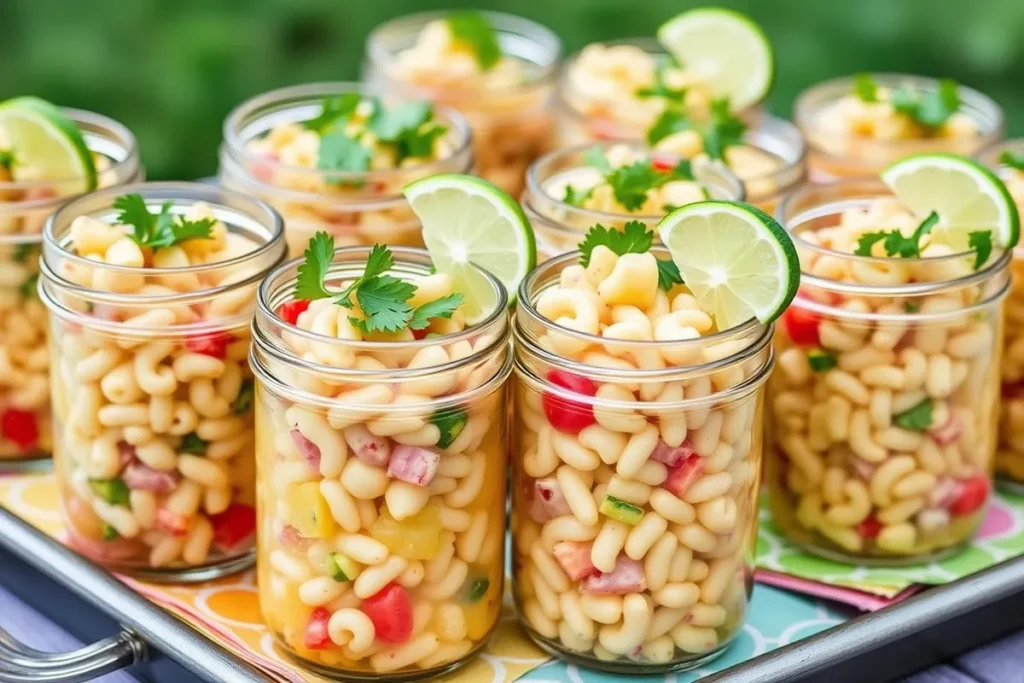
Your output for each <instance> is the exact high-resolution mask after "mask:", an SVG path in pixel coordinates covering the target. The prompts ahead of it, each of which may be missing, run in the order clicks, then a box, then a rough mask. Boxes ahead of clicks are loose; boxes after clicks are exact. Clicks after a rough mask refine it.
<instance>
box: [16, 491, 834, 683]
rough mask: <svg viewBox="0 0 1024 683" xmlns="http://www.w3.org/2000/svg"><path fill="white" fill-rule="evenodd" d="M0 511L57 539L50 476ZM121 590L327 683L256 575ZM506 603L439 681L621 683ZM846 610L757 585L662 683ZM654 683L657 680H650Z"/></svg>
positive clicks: (293, 677)
mask: <svg viewBox="0 0 1024 683" xmlns="http://www.w3.org/2000/svg"><path fill="white" fill-rule="evenodd" d="M0 504H2V505H4V506H5V507H7V508H8V509H10V510H11V511H12V512H14V513H15V514H17V515H19V516H21V517H22V518H24V519H26V520H27V521H29V522H31V523H32V524H34V525H35V526H36V527H38V528H40V529H42V530H43V531H45V532H46V533H48V534H50V535H51V536H54V537H56V538H62V537H63V533H64V530H63V524H62V522H61V518H60V514H59V513H58V511H57V489H56V485H55V482H54V478H53V475H52V474H25V475H17V476H8V477H0ZM122 578H123V580H124V581H125V583H127V584H128V585H129V586H131V587H132V588H133V589H135V590H136V591H138V592H139V593H140V594H142V595H144V596H146V597H147V598H149V599H150V600H152V601H153V602H155V603H156V604H158V605H160V606H161V607H163V608H164V609H166V610H167V611H169V612H171V613H172V614H174V615H176V616H178V617H180V618H181V619H182V620H184V621H185V622H187V623H188V624H189V625H190V626H192V627H193V628H195V629H196V630H198V631H200V632H201V633H203V634H204V635H206V636H208V637H209V638H210V639H211V640H213V641H215V642H216V643H218V644H219V645H221V646H223V647H225V648H227V649H228V650H231V651H232V652H234V653H235V654H237V655H239V656H240V657H242V658H244V659H246V660H247V661H249V662H252V663H253V664H255V665H256V666H257V667H259V668H260V669H262V670H264V671H265V672H266V673H267V675H268V676H270V677H271V678H273V679H274V680H277V681H281V682H283V683H322V682H325V680H326V679H323V678H321V677H319V676H315V675H313V674H309V673H305V672H302V671H300V670H299V669H297V668H295V667H294V666H293V665H291V664H290V663H289V662H288V661H287V660H286V659H284V658H283V657H282V656H281V655H280V654H279V653H278V652H277V651H276V649H275V647H274V642H273V638H272V637H271V635H270V633H269V632H268V631H267V629H266V627H265V626H264V625H263V623H262V620H261V617H260V610H259V604H258V602H257V598H256V585H255V573H254V572H253V571H247V572H243V573H241V574H236V575H234V576H229V577H226V578H223V579H220V580H218V581H211V582H208V583H202V584H193V585H188V586H183V585H164V584H151V583H145V582H142V581H136V580H133V579H128V578H125V577H122ZM507 597H508V596H506V605H505V610H504V612H503V614H502V618H501V622H500V623H499V626H498V631H497V633H495V635H494V637H493V638H492V639H491V641H490V643H489V644H488V645H487V647H486V648H485V649H484V651H483V652H482V653H481V654H480V656H479V657H477V658H476V659H475V660H473V662H471V663H470V664H469V665H468V666H466V667H465V668H463V669H460V670H459V671H458V672H456V673H455V674H452V675H450V676H447V677H445V678H444V679H442V680H444V681H448V682H450V683H507V682H509V681H514V680H520V681H526V682H528V683H543V682H545V681H559V682H562V681H567V680H568V681H575V682H576V683H611V682H612V681H619V680H622V678H621V677H616V676H612V675H608V674H600V673H597V672H592V671H587V670H585V669H580V668H577V667H575V666H571V665H567V664H565V663H563V662H561V661H558V660H553V659H551V658H550V657H549V656H548V655H547V654H546V653H544V652H542V651H541V650H540V649H538V648H537V647H536V646H534V645H533V644H532V643H531V642H530V641H529V640H527V639H526V637H525V636H524V635H523V634H522V632H521V631H520V630H519V629H518V628H517V627H516V620H515V616H514V614H513V613H512V608H511V605H510V604H508V600H507ZM850 616H851V614H850V612H849V611H848V610H843V609H841V608H837V607H835V606H829V605H827V604H825V603H822V602H819V601H816V600H811V599H808V598H805V597H802V596H799V595H794V594H792V593H788V592H785V591H781V590H777V589H775V588H772V587H768V586H759V587H758V588H757V589H756V591H755V593H754V601H753V604H752V608H751V614H750V620H749V622H748V623H747V624H746V625H745V626H744V629H743V632H742V633H741V634H740V636H739V638H738V639H737V641H736V642H735V643H734V644H733V645H732V646H731V647H730V648H729V649H728V651H726V653H725V654H724V655H723V656H721V657H719V658H718V659H716V660H715V661H713V662H711V663H710V664H708V665H706V666H704V667H702V668H701V669H698V670H697V671H695V672H690V673H685V674H675V675H672V676H668V677H666V678H664V679H663V680H664V681H665V682H666V683H670V682H674V683H689V682H690V681H694V680H697V679H698V678H700V676H703V675H706V674H709V673H713V672H715V671H721V670H722V669H724V668H726V667H729V666H732V665H734V664H738V663H739V662H742V661H744V660H746V659H749V658H751V657H755V656H757V655H760V654H763V653H765V652H768V651H770V650H774V649H775V648H777V647H780V646H782V645H787V644H789V643H792V642H794V641H796V640H799V639H801V638H806V637H807V636H810V635H813V634H815V633H817V632H819V631H822V630H825V629H827V628H831V627H833V626H835V625H837V624H840V623H842V622H843V621H845V620H846V619H848V618H849V617H850ZM651 680H658V679H651Z"/></svg>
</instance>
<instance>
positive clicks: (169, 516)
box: [156, 508, 189, 536]
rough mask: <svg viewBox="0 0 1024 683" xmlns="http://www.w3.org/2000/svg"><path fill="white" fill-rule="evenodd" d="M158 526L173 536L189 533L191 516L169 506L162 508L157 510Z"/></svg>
mask: <svg viewBox="0 0 1024 683" xmlns="http://www.w3.org/2000/svg"><path fill="white" fill-rule="evenodd" d="M156 527H157V528H158V529H160V530H161V531H166V532H167V533H169V534H171V535H172V536H184V535H185V534H187V533H188V527H189V518H188V517H185V516H184V515H179V514H178V513H177V512H171V511H170V510H168V509H167V508H160V509H159V510H157V511H156Z"/></svg>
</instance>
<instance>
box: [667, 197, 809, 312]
mask: <svg viewBox="0 0 1024 683" xmlns="http://www.w3.org/2000/svg"><path fill="white" fill-rule="evenodd" d="M658 235H659V236H660V237H661V241H662V242H664V243H665V246H667V247H668V249H669V252H671V254H672V260H673V261H675V263H676V265H677V266H679V273H680V275H682V276H683V280H684V281H685V282H686V286H687V287H689V288H690V291H691V292H693V295H694V296H695V297H696V298H697V301H698V303H699V304H700V307H701V308H702V309H703V310H704V312H705V313H708V314H709V315H713V316H714V317H715V320H716V322H717V324H718V329H719V330H726V329H729V328H730V327H735V326H736V325H739V324H740V323H744V322H746V321H747V320H750V318H751V317H754V318H757V319H758V320H759V321H761V322H762V323H768V322H771V321H772V320H775V319H776V318H778V317H779V316H780V315H782V312H783V311H784V310H786V306H788V305H789V302H790V301H792V300H793V297H794V296H796V290H797V287H798V286H799V285H800V262H799V260H798V259H797V254H796V249H795V248H794V247H793V241H792V240H791V239H790V238H789V234H788V233H787V232H786V231H785V230H784V229H783V228H782V226H781V225H779V224H778V223H776V222H775V219H773V218H772V217H771V216H769V215H768V214H766V213H765V212H764V211H761V210H760V209H758V208H756V207H753V206H750V205H749V204H740V203H738V202H721V201H706V202H697V203H695V204H688V205H686V206H684V207H682V208H681V209H677V210H675V211H673V212H672V213H670V214H669V215H667V216H665V217H664V218H663V219H661V223H659V224H658Z"/></svg>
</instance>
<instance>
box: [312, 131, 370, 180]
mask: <svg viewBox="0 0 1024 683" xmlns="http://www.w3.org/2000/svg"><path fill="white" fill-rule="evenodd" d="M371 156H372V154H371V153H370V150H368V149H367V148H366V147H363V145H362V144H360V143H359V141H358V140H353V139H352V138H350V137H349V136H348V135H346V134H345V133H343V132H341V131H340V130H335V131H331V132H330V133H327V134H325V135H323V136H322V137H321V138H320V150H319V152H318V153H317V159H316V167H317V168H318V169H320V170H322V171H366V170H369V168H370V157H371Z"/></svg>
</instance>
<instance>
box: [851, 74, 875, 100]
mask: <svg viewBox="0 0 1024 683" xmlns="http://www.w3.org/2000/svg"><path fill="white" fill-rule="evenodd" d="M853 92H854V93H856V95H857V99H859V100H860V101H861V102H877V101H878V83H877V82H876V81H875V79H874V77H873V76H872V75H871V74H857V75H856V76H854V77H853Z"/></svg>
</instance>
